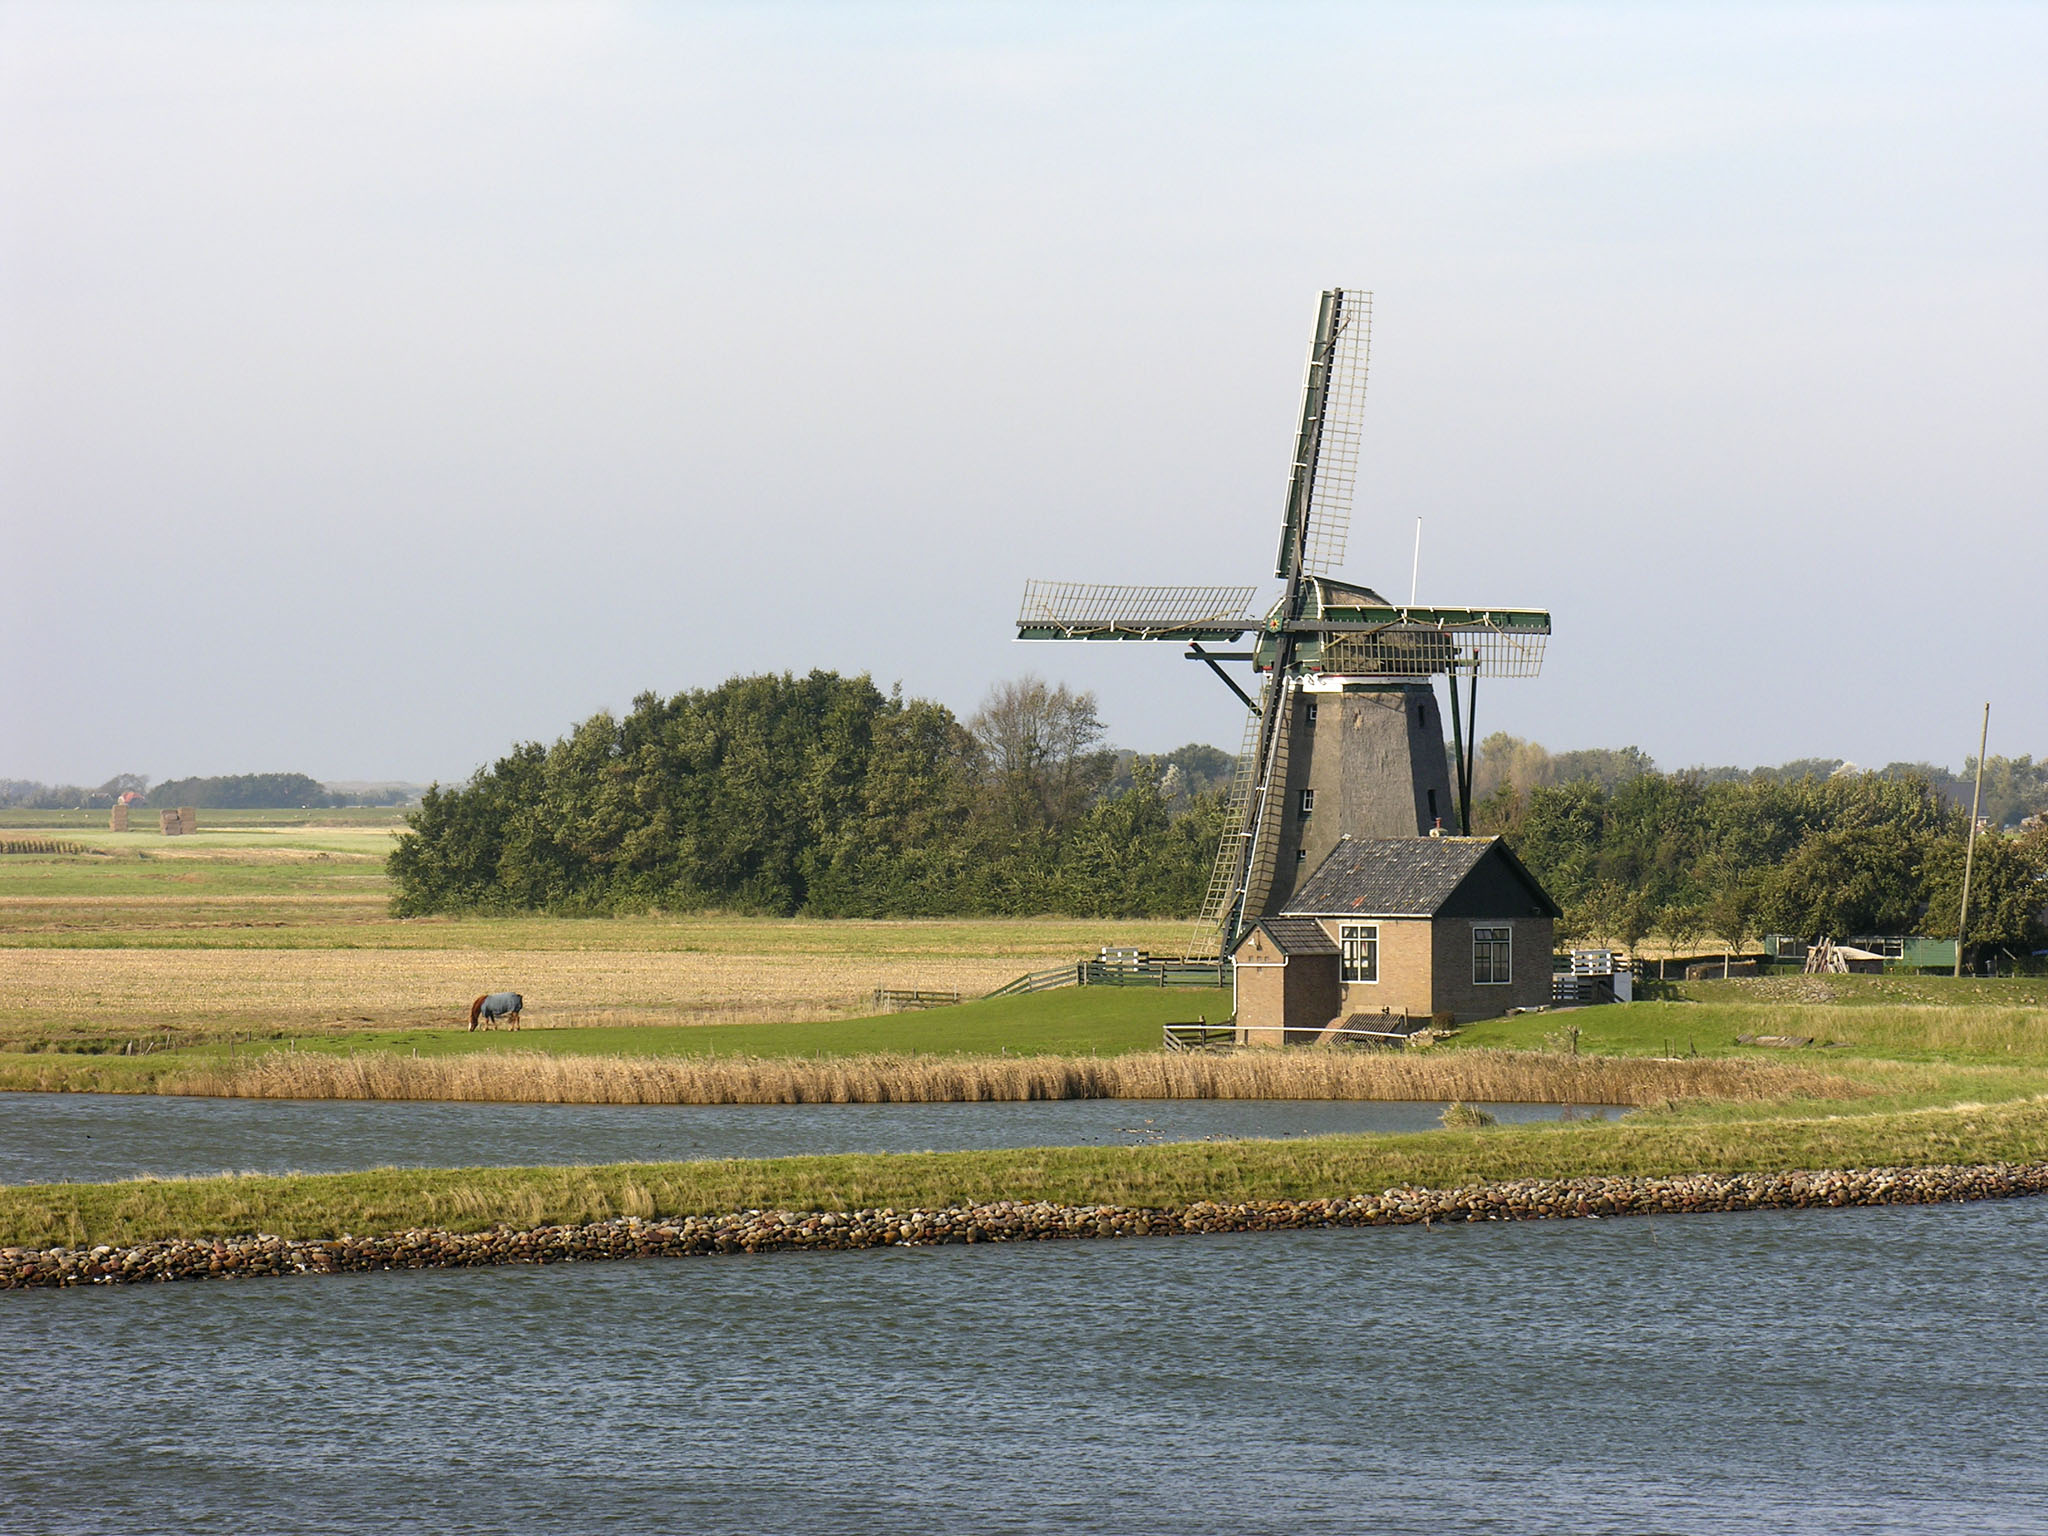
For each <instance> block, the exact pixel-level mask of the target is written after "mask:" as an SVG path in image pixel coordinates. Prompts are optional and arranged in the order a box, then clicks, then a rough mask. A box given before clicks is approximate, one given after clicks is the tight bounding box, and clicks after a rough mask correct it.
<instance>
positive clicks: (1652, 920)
mask: <svg viewBox="0 0 2048 1536" xmlns="http://www.w3.org/2000/svg"><path fill="white" fill-rule="evenodd" d="M1474 820H1475V821H1476V822H1477V823H1478V830H1480V831H1482V832H1499V833H1502V834H1504V835H1505V836H1506V837H1507V838H1508V840H1509V841H1510V843H1511V844H1512V845H1513V846H1514V848H1515V850H1516V852H1518V853H1519V854H1520V855H1521V856H1522V858H1523V860H1524V861H1525V862H1526V863H1527V864H1528V865H1529V867H1530V869H1531V870H1532V871H1533V872H1534V873H1535V874H1536V875H1537V877H1538V878H1539V879H1541V880H1542V881H1543V883H1544V885H1545V886H1546V887H1547V888H1548V889H1549V890H1550V892H1551V894H1552V895H1553V896H1554V897H1556V898H1557V900H1558V902H1559V903H1560V904H1561V905H1562V906H1563V907H1564V909H1565V919H1564V922H1563V923H1562V924H1561V925H1560V927H1561V930H1562V932H1561V937H1562V938H1564V939H1567V940H1570V939H1582V938H1583V939H1599V940H1605V941H1612V942H1615V943H1618V944H1620V945H1622V946H1624V947H1626V948H1630V949H1633V948H1634V947H1635V946H1636V945H1638V944H1640V943H1641V942H1642V941H1643V940H1644V939H1645V938H1647V937H1649V936H1650V935H1652V934H1655V935H1658V936H1660V937H1662V938H1664V939H1666V940H1668V941H1669V942H1670V943H1671V944H1673V945H1674V946H1675V947H1677V948H1679V949H1690V948H1692V947H1694V946H1696V945H1698V944H1700V943H1701V942H1702V941H1704V940H1708V939H1712V940H1714V941H1717V942H1718V943H1719V944H1721V945H1724V946H1726V947H1729V948H1734V949H1739V948H1741V947H1742V945H1743V944H1745V943H1747V942H1748V941H1750V940H1752V939H1754V938H1757V937H1759V936H1760V935H1762V934H1765V933H1784V934H1790V935H1793V936H1796V937H1799V938H1805V939H1812V938H1817V937H1820V936H1822V935H1828V936H1832V937H1835V938H1846V937H1848V936H1850V935H1854V934H1913V933H1918V934H1925V935H1928V936H1930V937H1935V938H1950V937H1953V936H1954V934H1955V932H1956V924H1957V919H1958V917H1959V915H1960V908H1961V902H1962V878H1963V865H1964V858H1965V852H1966V839H1967V834H1968V830H1969V825H1968V824H1969V813H1968V811H1967V810H1966V809H1958V808H1957V807H1956V805H1955V804H1954V803H1953V801H1952V800H1951V799H1950V798H1949V797H1947V796H1946V795H1944V793H1943V792H1942V789H1941V788H1940V786H1938V785H1937V784H1936V783H1935V782H1934V781H1933V780H1932V779H1930V778H1928V777H1924V776H1921V775H1918V774H1913V773H1905V774H1900V775H1896V776H1891V775H1885V774H1878V773H1851V774H1842V773H1833V774H1830V775H1828V776H1825V777H1821V776H1813V775H1808V776H1805V777H1801V778H1797V779H1789V780H1788V779H1783V778H1779V777H1776V776H1774V775H1772V774H1770V773H1754V774H1751V775H1750V776H1748V777H1746V778H1725V777H1718V778H1710V777H1708V776H1706V775H1704V774H1699V773H1696V772H1679V773H1674V774H1664V773H1659V772H1657V771H1656V770H1655V769H1654V768H1651V769H1646V770H1644V771H1641V772H1638V773H1636V774H1634V775H1632V776H1630V777H1627V778H1625V779H1621V780H1619V781H1618V782H1615V783H1613V784H1612V785H1605V784H1602V783H1601V782H1599V781H1598V780H1595V779H1590V778H1588V779H1579V780H1574V781H1570V782H1566V783H1561V784H1551V785H1546V786H1542V787H1538V788H1534V789H1531V790H1529V791H1528V792H1526V793H1524V792H1523V791H1522V790H1520V789H1518V788H1517V787H1516V786H1515V785H1514V784H1513V783H1512V782H1504V783H1501V784H1500V785H1499V786H1498V787H1497V788H1495V790H1494V791H1493V793H1492V794H1491V795H1489V796H1488V797H1487V798H1486V799H1485V800H1484V801H1482V802H1481V803H1480V804H1479V805H1478V806H1476V807H1475V808H1474ZM2044 903H2048V820H2044V819H2043V818H2040V817H2036V818H2034V819H2033V820H2032V821H2031V822H2029V823H2028V824H2027V826H2026V827H2025V828H2024V830H2022V831H2020V832H2019V833H2017V834H2005V833H2001V832H1998V831H1996V830H1993V831H1991V832H1989V833H1988V834H1980V835H1979V837H1978V840H1977V848H1976V854H1975V859H1974V865H1973V868H1972V871H1971V881H1970V918H1969V928H1968V939H1969V942H1970V946H1971V948H1972V950H1973V952H1976V953H1978V954H1982V953H1983V952H1985V951H1987V950H2000V951H2003V952H2004V953H2005V954H2006V955H2008V956H2009V957H2011V958H2012V959H2015V960H2022V959H2025V958H2026V957H2027V956H2028V955H2029V954H2030V952H2031V951H2033V950H2035V949H2038V948H2041V947H2043V945H2044V944H2048V932H2044V928H2043V907H2044Z"/></svg>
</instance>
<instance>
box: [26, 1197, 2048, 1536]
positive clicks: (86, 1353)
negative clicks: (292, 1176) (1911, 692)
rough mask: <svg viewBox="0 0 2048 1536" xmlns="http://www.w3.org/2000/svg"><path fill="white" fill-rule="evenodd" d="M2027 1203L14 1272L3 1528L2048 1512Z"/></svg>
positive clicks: (1105, 1522) (1623, 1524)
mask: <svg viewBox="0 0 2048 1536" xmlns="http://www.w3.org/2000/svg"><path fill="white" fill-rule="evenodd" d="M2044 1265H2048V1200H2017V1201H2003V1202H1990V1203H1985V1204H1979V1205H1970V1206H1943V1207H1925V1208H1907V1209H1896V1210H1882V1209H1880V1210H1851V1211H1803V1212H1768V1213H1754V1214H1745V1215H1737V1216H1695V1217H1687V1218H1676V1219H1634V1220H1620V1221H1603V1222H1583V1221H1581V1222H1558V1223H1546V1224H1530V1225H1517V1226H1485V1227H1475V1228H1462V1227H1460V1228H1445V1227H1438V1228H1435V1229H1432V1230H1423V1229H1420V1228H1398V1229H1380V1230H1372V1229H1367V1230H1363V1231H1340V1232H1308V1233H1284V1234H1266V1235H1248V1236H1233V1237H1217V1238H1185V1239H1150V1240H1146V1239H1140V1240H1132V1241H1124V1242H1115V1243H1110V1242H1091V1243H1074V1244H1037V1245H1029V1246H1019V1247H1016V1248H1008V1247H1002V1246H996V1247H982V1246H977V1247H972V1248H968V1247H951V1248H941V1249H928V1250H921V1251H920V1250H883V1251H880V1252H875V1253H855V1254H801V1255H799V1254H776V1255H764V1256H761V1257H757V1258H744V1257H739V1258H726V1259H699V1260H652V1261H643V1262H638V1263H621V1264H598V1265H582V1266H578V1265H568V1266H560V1267H554V1268H548V1269H506V1270H489V1271H472V1272H420V1273H404V1274H385V1275H346V1276H326V1277H304V1278H300V1279H294V1280H274V1281H245V1282H233V1283H192V1284H182V1285H168V1286H153V1287H138V1288H134V1289H113V1290H89V1291H70V1292H25V1293H13V1294H4V1295H0V1380H4V1381H5V1382H6V1383H7V1384H8V1387H9V1388H10V1390H9V1392H8V1394H7V1402H8V1407H7V1411H6V1412H5V1413H0V1529H9V1530H17V1529H18V1530H37V1531H55V1532H70V1531H80V1532H98V1531H107V1530H163V1529H170V1528H173V1527H175V1528H179V1529H193V1530H221V1529H240V1528H244V1527H250V1526H257V1525H260V1527H261V1528H263V1529H265V1530H268V1531H276V1532H296V1531H321V1530H330V1529H335V1528H351V1529H361V1528H377V1529H390V1530H400V1531H410V1530H424V1529H431V1530H435V1531H516V1532H528V1531H532V1532H543V1531H545V1532H554V1531H559V1530H595V1529H599V1528H603V1529H605V1530H607V1531H614V1532H621V1533H637V1532H674V1531H691V1532H761V1531H770V1532H772V1531H790V1530H800V1531H807V1532H818V1533H837V1532H878V1533H884V1532H885V1533H891V1536H895V1533H901V1532H921V1531H975V1532H1019V1533H1022V1532H1118V1533H1122V1532H1132V1533H1139V1532H1143V1533H1151V1532H1161V1531H1165V1532H1174V1533H1187V1536H1207V1533H1218V1536H1222V1533H1231V1536H1242V1533H1261V1532H1276V1533H1278V1532H1286V1533H1292V1536H1302V1533H1324V1532H1330V1533H1337V1532H1343V1533H1352V1532H1429V1533H1437V1532H1445V1531H1478V1532H1503V1533H1517V1536H1519V1533H1523V1532H1527V1531H1532V1530H1545V1531H1551V1530H1558V1531H1603V1532H1604V1531H1617V1532H1644V1531H1685V1532H1786V1531H1830V1532H1831V1531H1838V1530H1845V1529H1846V1530H1857V1531H1887V1532H1922V1531H1925V1532H1951V1531H1956V1530H1970V1531H2040V1530H2043V1529H2048V1413H2044V1412H2043V1409H2042V1393H2043V1390H2044V1388H2048V1330H2044V1328H2043V1326H2042V1324H2043V1322H2044V1319H2043V1317H2042V1310H2043V1309H2042V1286H2041V1280H2040V1276H2041V1275H2042V1273H2043V1272H2044Z"/></svg>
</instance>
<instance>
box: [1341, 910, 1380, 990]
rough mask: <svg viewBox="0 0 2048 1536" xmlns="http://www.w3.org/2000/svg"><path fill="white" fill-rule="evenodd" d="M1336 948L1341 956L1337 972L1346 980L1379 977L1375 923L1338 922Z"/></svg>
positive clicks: (1377, 929) (1376, 978)
mask: <svg viewBox="0 0 2048 1536" xmlns="http://www.w3.org/2000/svg"><path fill="white" fill-rule="evenodd" d="M1337 950H1338V953H1339V954H1340V955H1341V956H1342V960H1341V962H1340V963H1341V965H1342V970H1341V971H1340V972H1339V974H1340V975H1341V976H1342V977H1343V978H1344V980H1346V981H1378V980H1379V979H1380V930H1379V925H1378V924H1376V923H1339V924H1338V925H1337Z"/></svg>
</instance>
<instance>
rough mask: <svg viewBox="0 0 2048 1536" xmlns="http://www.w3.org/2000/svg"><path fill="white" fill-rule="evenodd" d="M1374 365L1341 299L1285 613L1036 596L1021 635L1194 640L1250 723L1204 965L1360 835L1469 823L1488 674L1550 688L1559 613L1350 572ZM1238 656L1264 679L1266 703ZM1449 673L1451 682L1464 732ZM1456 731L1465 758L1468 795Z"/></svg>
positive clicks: (1287, 539) (1137, 590)
mask: <svg viewBox="0 0 2048 1536" xmlns="http://www.w3.org/2000/svg"><path fill="white" fill-rule="evenodd" d="M1371 354H1372V295H1371V294H1369V293H1365V292H1363V291H1360V290H1355V289H1347V288H1332V289H1329V290H1327V291H1325V292H1324V293H1323V295H1322V297H1321V301H1320V304H1319V307H1318V309H1317V313H1316V328H1315V333H1314V336H1313V339H1312V340H1311V342H1310V346H1309V355H1308V366H1307V370H1306V377H1305V379H1304V381H1303V386H1302V395H1301V415H1300V420H1299V423H1298V425H1297V428H1296V432H1295V442H1294V452H1293V456H1292V458H1291V460H1290V467H1289V473H1288V481H1287V500H1286V505H1285V508H1284V511H1283V513H1282V517H1281V525H1280V547H1279V553H1278V556H1277V558H1276V560H1275V562H1274V574H1275V575H1276V576H1278V577H1279V578H1280V580H1281V581H1282V582H1283V583H1284V587H1283V590H1282V591H1281V592H1280V594H1279V596H1278V598H1277V600H1275V599H1272V598H1267V599H1263V600H1261V599H1260V598H1259V589H1258V588H1256V587H1250V586H1220V585H1219V586H1153V585H1115V584H1109V583H1082V582H1031V583H1029V584H1028V585H1027V586H1026V587H1025V589H1024V602H1023V606H1022V608H1021V609H1020V610H1019V612H1018V615H1017V638H1018V639H1020V640H1166V641H1173V642H1177V643H1180V644H1183V645H1184V646H1185V648H1186V655H1187V659H1188V660H1190V661H1199V662H1202V663H1203V664H1205V665H1206V666H1208V667H1209V668H1210V670H1212V671H1213V672H1215V673H1216V675H1217V676H1218V677H1220V678H1222V679H1223V681H1224V682H1225V683H1226V684H1227V685H1228V686H1229V687H1230V689H1231V691H1232V692H1233V693H1234V694H1236V696H1237V697H1238V699H1239V700H1241V701H1242V702H1243V703H1244V705H1245V706H1246V708H1247V710H1248V711H1249V712H1250V718H1249V719H1248V720H1247V721H1246V722H1245V734H1244V743H1243V747H1242V750H1241V751H1240V753H1239V756H1238V762H1237V768H1236V771H1235V773H1234V774H1233V776H1232V780H1231V784H1230V788H1229V791H1228V793H1227V796H1226V799H1225V802H1224V828H1223V836H1222V839H1221V842H1220V845H1219V847H1218V849H1217V854H1216V863H1215V866H1214V869H1213V870H1212V872H1211V875H1210V879H1209V884H1208V887H1207V889H1206V891H1205V893H1204V898H1203V902H1202V908H1201V915H1200V919H1199V926H1198V928H1197V931H1196V937H1195V940H1194V943H1193V944H1192V945H1191V946H1190V950H1189V953H1190V955H1191V956H1193V955H1204V956H1213V955H1218V954H1224V953H1228V951H1229V948H1230V946H1231V945H1232V944H1233V943H1234V942H1235V941H1236V939H1237V938H1238V937H1239V936H1240V935H1241V933H1242V931H1243V928H1244V925H1245V924H1246V923H1248V922H1252V921H1254V920H1256V919H1257V918H1259V917H1261V916H1264V915H1266V914H1267V913H1269V912H1271V911H1273V910H1277V909H1278V908H1279V907H1281V906H1283V905H1284V904H1285V903H1286V901H1287V899H1288V896H1289V893H1290V892H1291V891H1292V890H1293V887H1294V884H1295V882H1296V880H1297V879H1299V878H1301V877H1302V874H1303V873H1304V872H1305V871H1307V870H1308V869H1310V868H1313V867H1314V865H1315V864H1316V863H1317V862H1319V861H1320V860H1321V859H1323V858H1326V857H1328V855H1329V853H1330V852H1331V851H1332V849H1333V848H1334V847H1335V846H1336V844H1337V843H1338V842H1341V841H1342V840H1343V839H1345V838H1347V837H1360V838H1365V837H1371V838H1380V837H1414V836H1421V835H1423V834H1425V833H1427V832H1431V831H1441V830H1443V829H1444V827H1445V823H1446V822H1447V821H1448V820H1450V819H1451V817H1452V816H1453V814H1454V812H1455V814H1456V817H1457V825H1459V826H1460V827H1463V826H1467V825H1469V824H1470V821H1471V807H1470V778H1471V753H1472V747H1471V733H1470V731H1469V729H1466V730H1461V725H1462V724H1464V723H1467V722H1469V720H1470V715H1471V709H1472V705H1473V703H1474V702H1476V695H1475V694H1474V690H1475V689H1476V687H1477V683H1478V679H1479V678H1481V677H1489V678H1490V677H1533V676H1534V675H1535V674H1536V672H1537V670H1538V669H1539V668H1540V667H1541V665H1542V662H1543V651H1544V646H1545V643H1546V641H1547V640H1548V638H1549V635H1550V615H1549V614H1548V613H1546V612H1544V611H1542V610H1541V609H1533V608H1495V607H1484V608H1481V607H1434V606H1424V605H1420V604H1417V603H1414V602H1412V601H1411V602H1410V603H1408V604H1406V605H1405V606H1404V605H1400V604H1396V603H1392V602H1389V601H1388V600H1387V599H1386V598H1384V597H1382V596H1380V595H1379V594H1378V593H1377V592H1375V591H1373V590H1372V589H1371V588H1369V587H1365V586H1360V585H1356V584H1353V583H1350V582H1346V581H1342V580H1339V579H1337V578H1336V577H1334V576H1333V574H1332V573H1333V571H1334V570H1335V569H1336V568H1337V567H1338V566H1339V565H1341V564H1342V563H1343V560H1344V556H1345V546H1346V543H1347V541H1348V537H1349V533H1350V526H1351V510H1352V497H1353V493H1354V490H1355V488H1356V484H1357V479H1358V460H1359V450H1360V443H1361V437H1362V433H1363V428H1364V424H1365V393H1366V375H1367V371H1368V365H1369V363H1370V361H1371ZM1225 663H1249V664H1250V666H1251V668H1252V670H1253V673H1254V674H1255V675H1257V676H1260V678H1261V685H1260V696H1259V698H1258V700H1257V701H1256V702H1255V701H1254V699H1253V697H1252V695H1251V694H1250V693H1249V692H1247V691H1246V689H1244V688H1241V687H1239V686H1238V684H1237V682H1236V681H1235V680H1234V679H1233V678H1231V676H1230V675H1229V674H1227V673H1226V672H1225V671H1224V670H1223V667H1224V664H1225ZM1439 677H1441V678H1444V679H1445V680H1446V682H1447V683H1448V684H1449V686H1450V687H1451V689H1452V705H1451V711H1450V716H1449V719H1448V720H1446V719H1444V718H1443V717H1442V716H1441V714H1440V711H1439V700H1438V697H1437V693H1436V690H1435V680H1436V679H1437V678H1439ZM1461 684H1462V685H1463V687H1464V690H1465V700H1466V702H1465V704H1464V708H1463V710H1462V711H1461V710H1460V708H1459V707H1458V702H1459V700H1458V693H1457V689H1458V688H1459V686H1460V685H1461ZM1461 717H1462V718H1461ZM1445 725H1448V726H1449V727H1450V733H1451V737H1452V746H1453V749H1454V750H1455V751H1456V752H1457V753H1458V754H1459V772H1458V778H1457V798H1456V800H1455V801H1453V799H1452V793H1453V787H1452V780H1451V778H1450V775H1449V772H1448V768H1447V765H1446V762H1445V750H1444V748H1445V742H1444V730H1443V727H1444V726H1445ZM1318 793H1320V797H1321V801H1322V807H1321V809H1320V810H1314V807H1315V804H1316V799H1317V795H1318ZM1312 811H1313V814H1312Z"/></svg>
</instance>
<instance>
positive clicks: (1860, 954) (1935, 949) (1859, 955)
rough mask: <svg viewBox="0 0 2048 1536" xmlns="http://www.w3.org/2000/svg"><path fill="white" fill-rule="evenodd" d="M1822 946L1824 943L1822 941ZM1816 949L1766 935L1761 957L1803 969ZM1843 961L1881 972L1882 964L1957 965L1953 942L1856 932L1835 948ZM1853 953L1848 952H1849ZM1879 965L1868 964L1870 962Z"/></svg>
mask: <svg viewBox="0 0 2048 1536" xmlns="http://www.w3.org/2000/svg"><path fill="white" fill-rule="evenodd" d="M1822 942H1823V943H1825V942H1827V941H1825V940H1823V941H1822ZM1816 947H1818V946H1816V945H1814V944H1809V943H1808V942H1807V941H1806V940H1805V939H1801V938H1795V937H1793V936H1792V935H1790V934H1784V933H1767V934H1765V935H1764V956H1765V958H1766V959H1769V960H1773V961H1776V962H1777V963H1778V964H1780V965H1800V966H1803V965H1805V964H1806V963H1807V961H1808V960H1809V959H1810V958H1811V955H1812V951H1813V950H1814V949H1815V948H1816ZM1834 947H1835V949H1836V950H1837V951H1838V952H1840V953H1842V955H1843V958H1844V959H1845V960H1848V959H1854V960H1857V961H1859V962H1865V963H1863V964H1859V965H1856V966H1854V967H1852V969H1855V970H1882V969H1884V967H1885V965H1887V964H1888V965H1890V966H1892V967H1893V968H1894V969H1899V970H1908V971H1922V970H1924V971H1946V970H1949V969H1951V968H1953V967H1954V965H1955V963H1956V941H1955V940H1954V939H1930V938H1928V937H1926V936H1925V935H1922V934H1897V933H1858V934H1851V935H1850V936H1849V937H1848V938H1846V939H1844V940H1842V942H1841V943H1840V944H1837V945H1835V946H1834ZM1852 951H1853V952H1854V953H1850V952H1852ZM1873 960H1874V961H1877V962H1880V963H1879V964H1877V965H1875V966H1873V965H1869V964H1868V963H1867V962H1869V961H1873Z"/></svg>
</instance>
